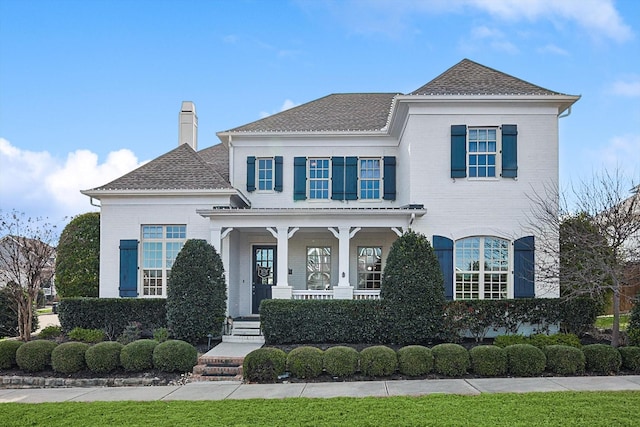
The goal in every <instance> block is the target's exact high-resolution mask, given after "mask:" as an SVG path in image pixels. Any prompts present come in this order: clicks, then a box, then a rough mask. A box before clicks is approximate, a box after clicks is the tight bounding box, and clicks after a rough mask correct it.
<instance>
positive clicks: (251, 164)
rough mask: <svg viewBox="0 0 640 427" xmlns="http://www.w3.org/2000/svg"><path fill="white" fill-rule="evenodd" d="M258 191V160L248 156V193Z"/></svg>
mask: <svg viewBox="0 0 640 427" xmlns="http://www.w3.org/2000/svg"><path fill="white" fill-rule="evenodd" d="M255 189H256V158H255V156H247V191H248V192H252V191H255Z"/></svg>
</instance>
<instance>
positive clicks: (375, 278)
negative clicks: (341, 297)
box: [358, 246, 382, 289]
mask: <svg viewBox="0 0 640 427" xmlns="http://www.w3.org/2000/svg"><path fill="white" fill-rule="evenodd" d="M381 282H382V248H381V247H380V246H359V247H358V289H380V283H381Z"/></svg>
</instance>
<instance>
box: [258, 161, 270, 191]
mask: <svg viewBox="0 0 640 427" xmlns="http://www.w3.org/2000/svg"><path fill="white" fill-rule="evenodd" d="M256 163H257V168H258V190H260V191H271V190H273V159H272V158H267V159H260V158H258V159H256Z"/></svg>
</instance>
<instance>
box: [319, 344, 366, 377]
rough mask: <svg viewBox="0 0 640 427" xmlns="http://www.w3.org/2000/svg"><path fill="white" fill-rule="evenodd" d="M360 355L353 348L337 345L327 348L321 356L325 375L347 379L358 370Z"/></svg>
mask: <svg viewBox="0 0 640 427" xmlns="http://www.w3.org/2000/svg"><path fill="white" fill-rule="evenodd" d="M359 363H360V353H358V351H357V350H356V349H354V348H351V347H347V346H343V345H338V346H335V347H329V348H328V349H326V350H325V351H324V354H323V355H322V365H323V366H324V370H325V371H326V372H327V374H329V375H331V376H334V377H348V376H350V375H353V374H355V373H356V371H357V370H358V365H359Z"/></svg>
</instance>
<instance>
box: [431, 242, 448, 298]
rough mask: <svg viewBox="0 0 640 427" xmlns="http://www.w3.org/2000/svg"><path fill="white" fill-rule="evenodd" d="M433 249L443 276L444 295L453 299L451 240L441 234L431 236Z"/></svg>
mask: <svg viewBox="0 0 640 427" xmlns="http://www.w3.org/2000/svg"><path fill="white" fill-rule="evenodd" d="M433 249H434V251H435V253H436V257H437V258H438V262H439V263H440V269H441V270H442V276H443V277H444V296H445V298H446V299H448V300H452V299H453V240H451V239H448V238H446V237H443V236H433Z"/></svg>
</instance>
